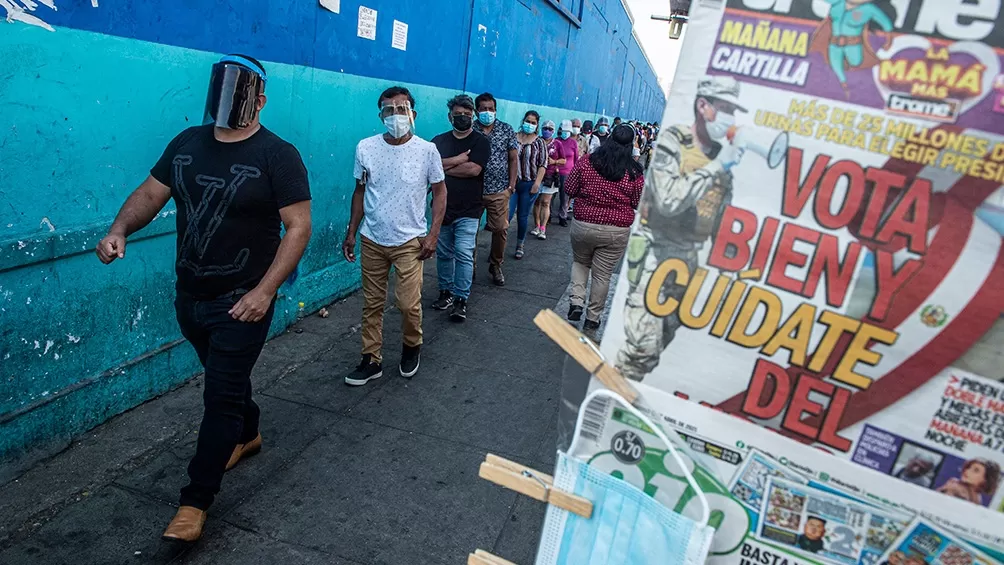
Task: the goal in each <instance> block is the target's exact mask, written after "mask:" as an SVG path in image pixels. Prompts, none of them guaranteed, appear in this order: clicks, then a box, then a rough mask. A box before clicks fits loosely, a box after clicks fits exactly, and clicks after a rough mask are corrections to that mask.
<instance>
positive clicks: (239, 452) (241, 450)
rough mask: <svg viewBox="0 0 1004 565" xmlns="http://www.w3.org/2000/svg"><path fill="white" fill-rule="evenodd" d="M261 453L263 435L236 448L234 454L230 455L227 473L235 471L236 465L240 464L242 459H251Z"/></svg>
mask: <svg viewBox="0 0 1004 565" xmlns="http://www.w3.org/2000/svg"><path fill="white" fill-rule="evenodd" d="M259 451H261V434H258V437H256V438H254V439H253V440H251V441H249V442H247V443H239V444H237V447H235V448H234V452H233V454H231V455H230V461H227V471H229V470H230V469H233V468H234V466H235V465H237V464H238V463H240V460H241V459H244V458H245V457H251V456H252V455H255V454H256V453H258V452H259Z"/></svg>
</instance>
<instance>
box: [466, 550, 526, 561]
mask: <svg viewBox="0 0 1004 565" xmlns="http://www.w3.org/2000/svg"><path fill="white" fill-rule="evenodd" d="M467 565H516V564H515V563H513V562H512V561H507V560H505V559H502V558H501V557H499V556H497V555H492V554H491V553H488V552H487V551H482V550H480V549H479V550H477V551H475V552H474V553H471V554H470V555H468V556H467Z"/></svg>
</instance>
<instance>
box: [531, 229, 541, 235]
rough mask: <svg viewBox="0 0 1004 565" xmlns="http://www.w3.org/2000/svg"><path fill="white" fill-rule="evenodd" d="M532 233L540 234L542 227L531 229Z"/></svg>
mask: <svg viewBox="0 0 1004 565" xmlns="http://www.w3.org/2000/svg"><path fill="white" fill-rule="evenodd" d="M530 235H540V228H533V229H532V230H530Z"/></svg>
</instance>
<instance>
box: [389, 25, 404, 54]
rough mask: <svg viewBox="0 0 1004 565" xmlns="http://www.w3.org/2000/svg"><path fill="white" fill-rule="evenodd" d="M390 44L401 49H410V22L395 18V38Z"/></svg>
mask: <svg viewBox="0 0 1004 565" xmlns="http://www.w3.org/2000/svg"><path fill="white" fill-rule="evenodd" d="M390 46H391V47H393V48H394V49H400V50H401V51H407V50H408V24H406V23H404V22H399V21H397V20H394V38H393V39H392V40H391V42H390Z"/></svg>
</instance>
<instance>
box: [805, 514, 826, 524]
mask: <svg viewBox="0 0 1004 565" xmlns="http://www.w3.org/2000/svg"><path fill="white" fill-rule="evenodd" d="M809 520H818V521H819V522H821V523H822V524H823V525H824V526H825V525H826V520H824V519H822V518H820V517H819V516H812V515H809V517H808V518H806V519H805V523H806V524H808V523H809Z"/></svg>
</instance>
